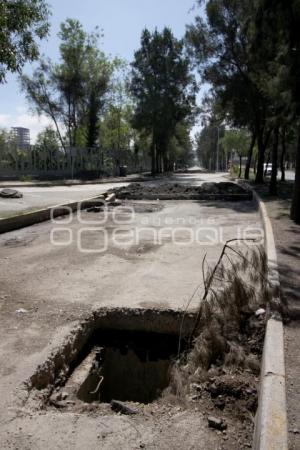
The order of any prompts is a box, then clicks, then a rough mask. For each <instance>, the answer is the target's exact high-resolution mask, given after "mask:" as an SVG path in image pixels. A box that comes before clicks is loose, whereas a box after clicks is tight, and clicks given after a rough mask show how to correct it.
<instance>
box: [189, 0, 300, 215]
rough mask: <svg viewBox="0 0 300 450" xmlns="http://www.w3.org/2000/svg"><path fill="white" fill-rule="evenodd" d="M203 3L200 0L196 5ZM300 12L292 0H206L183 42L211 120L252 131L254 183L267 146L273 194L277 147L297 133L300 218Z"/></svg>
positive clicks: (297, 207)
mask: <svg viewBox="0 0 300 450" xmlns="http://www.w3.org/2000/svg"><path fill="white" fill-rule="evenodd" d="M201 3H203V2H202V1H199V4H201ZM299 25H300V10H299V6H298V2H297V1H296V0H291V1H289V2H287V1H285V0H272V1H270V0H257V1H255V2H253V1H252V0H243V1H242V2H241V1H238V0H208V1H207V2H206V17H204V18H203V17H200V16H199V17H197V18H196V20H195V23H194V24H192V25H189V26H188V27H187V33H186V42H187V46H188V49H189V52H190V56H191V58H192V59H193V61H194V63H195V66H196V67H197V68H198V70H199V73H200V75H201V78H202V80H203V81H204V82H206V83H209V85H210V86H211V92H210V95H209V97H208V98H207V99H206V103H207V104H208V105H210V109H211V117H210V121H211V123H214V122H217V123H225V124H226V125H227V126H229V127H232V128H234V129H243V130H246V131H247V132H248V133H249V134H250V140H249V150H248V163H247V167H246V177H248V176H249V167H250V164H251V159H252V157H253V150H254V148H255V145H256V148H257V170H256V182H257V183H262V182H263V181H264V162H265V160H266V153H267V148H268V146H269V147H271V149H272V155H271V162H272V176H271V183H270V192H271V193H272V194H276V180H277V166H278V160H279V158H278V156H279V155H278V153H279V152H278V148H279V142H280V140H281V142H282V148H283V150H282V151H283V159H284V157H285V154H284V152H285V149H286V147H287V145H286V138H287V136H289V135H291V134H293V133H294V134H296V136H298V151H297V165H296V167H297V168H296V181H295V189H294V196H293V202H292V209H291V217H292V218H293V219H294V220H295V221H296V222H298V223H299V222H300V125H299V124H300V120H299V119H300V117H299V112H300V109H299V106H300V105H299V98H300V97H299V95H298V90H299V86H298V81H297V80H298V76H299V69H300V48H299V46H300V39H299V33H300V27H299Z"/></svg>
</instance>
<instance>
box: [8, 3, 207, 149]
mask: <svg viewBox="0 0 300 450" xmlns="http://www.w3.org/2000/svg"><path fill="white" fill-rule="evenodd" d="M48 3H49V5H50V7H51V11H52V16H51V18H50V22H51V31H50V35H49V37H48V39H47V40H44V41H42V42H41V44H40V50H41V53H42V54H45V55H46V56H48V57H51V58H52V59H53V60H57V59H58V45H59V41H58V38H57V33H58V30H59V25H60V23H61V22H62V21H64V20H65V19H66V18H68V17H70V18H74V19H78V20H79V21H80V22H81V23H82V24H83V26H84V29H85V30H86V31H91V30H93V29H94V28H95V27H96V26H99V27H100V28H101V29H103V32H104V38H103V39H102V49H103V50H104V51H105V53H107V54H111V55H112V56H117V55H118V56H120V57H122V58H124V59H126V60H127V61H131V60H132V58H133V53H134V51H135V50H136V49H138V47H139V42H140V35H141V31H142V29H143V28H145V27H147V28H149V29H150V30H154V29H155V28H156V27H157V28H158V29H162V28H163V27H164V26H169V27H171V28H172V30H173V33H174V34H175V36H177V37H179V38H180V37H182V36H183V35H184V32H185V25H186V24H188V23H191V22H193V18H194V17H195V14H196V12H198V13H199V7H198V6H197V7H196V8H195V3H196V2H195V0H48ZM31 70H32V66H30V65H27V66H26V67H25V69H24V72H25V73H30V71H31ZM0 99H1V100H0V127H10V126H25V127H28V128H30V130H31V136H32V141H34V139H35V136H36V134H37V132H38V131H40V130H41V129H42V128H43V127H44V126H46V125H47V124H48V120H47V119H46V118H45V117H43V118H41V119H40V120H39V119H38V117H36V116H32V115H31V114H30V112H29V110H28V105H27V102H26V99H25V96H24V94H23V93H22V92H21V91H20V88H19V84H18V81H17V77H16V76H15V75H8V76H7V83H6V84H4V85H0Z"/></svg>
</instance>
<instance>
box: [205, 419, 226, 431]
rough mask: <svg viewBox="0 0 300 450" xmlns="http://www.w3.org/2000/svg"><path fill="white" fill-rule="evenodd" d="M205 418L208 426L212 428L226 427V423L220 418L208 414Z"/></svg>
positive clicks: (224, 428) (221, 428) (223, 428)
mask: <svg viewBox="0 0 300 450" xmlns="http://www.w3.org/2000/svg"><path fill="white" fill-rule="evenodd" d="M207 420H208V426H209V427H210V428H214V429H215V430H220V431H223V430H226V428H227V424H226V423H225V422H224V420H222V419H218V418H216V417H213V416H208V418H207Z"/></svg>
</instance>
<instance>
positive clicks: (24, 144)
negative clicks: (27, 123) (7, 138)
mask: <svg viewBox="0 0 300 450" xmlns="http://www.w3.org/2000/svg"><path fill="white" fill-rule="evenodd" d="M11 130H12V134H13V137H14V138H15V140H16V142H17V147H18V149H19V150H29V149H30V130H29V129H28V128H23V127H12V129H11Z"/></svg>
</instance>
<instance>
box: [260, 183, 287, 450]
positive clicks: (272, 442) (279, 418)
mask: <svg viewBox="0 0 300 450" xmlns="http://www.w3.org/2000/svg"><path fill="white" fill-rule="evenodd" d="M253 198H254V201H255V202H256V203H257V206H258V208H259V212H260V216H261V220H262V222H263V228H264V235H265V240H264V242H265V251H266V255H267V264H268V280H269V284H270V291H271V296H272V297H271V298H272V300H271V305H270V308H269V311H268V316H269V319H268V321H267V326H266V334H265V342H264V349H263V357H262V365H261V374H260V393H259V400H258V409H257V413H256V418H255V430H254V440H253V449H254V450H287V449H288V433H287V412H286V389H285V364H284V337H283V324H282V319H281V315H280V314H279V313H278V309H277V308H276V306H278V305H279V304H280V298H279V285H280V282H279V273H278V267H277V254H276V247H275V240H274V235H273V230H272V224H271V221H270V219H269V217H268V214H267V209H266V206H265V204H264V202H263V201H262V200H261V198H260V197H259V196H258V195H257V193H256V192H255V191H253Z"/></svg>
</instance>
